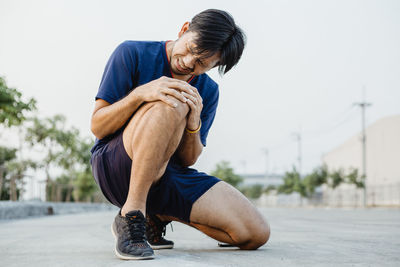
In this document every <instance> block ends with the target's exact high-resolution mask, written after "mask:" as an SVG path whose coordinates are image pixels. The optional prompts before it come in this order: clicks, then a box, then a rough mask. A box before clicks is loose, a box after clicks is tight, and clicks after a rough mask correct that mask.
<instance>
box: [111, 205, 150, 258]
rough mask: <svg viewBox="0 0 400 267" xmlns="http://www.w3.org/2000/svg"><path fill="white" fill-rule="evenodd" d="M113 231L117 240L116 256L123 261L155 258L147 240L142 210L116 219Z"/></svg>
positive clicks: (119, 214) (112, 226) (119, 215)
mask: <svg viewBox="0 0 400 267" xmlns="http://www.w3.org/2000/svg"><path fill="white" fill-rule="evenodd" d="M111 231H112V233H113V235H114V237H115V239H116V240H117V244H116V246H115V254H117V257H118V258H120V259H123V260H144V259H152V258H154V252H153V249H152V248H151V247H150V246H149V244H148V243H147V240H146V235H145V231H146V219H145V218H144V216H143V213H142V212H141V211H140V210H134V211H130V212H128V213H127V214H126V215H125V217H122V216H121V213H118V215H117V216H116V217H115V220H114V222H113V224H112V225H111Z"/></svg>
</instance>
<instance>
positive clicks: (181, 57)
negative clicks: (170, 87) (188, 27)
mask: <svg viewBox="0 0 400 267" xmlns="http://www.w3.org/2000/svg"><path fill="white" fill-rule="evenodd" d="M195 36H196V33H194V32H190V31H185V32H184V33H183V34H182V35H181V36H180V37H179V39H178V40H176V41H175V44H174V47H173V48H172V51H171V58H170V64H171V70H172V72H173V73H174V74H176V75H200V74H203V73H205V72H207V71H209V70H210V69H212V68H213V67H215V66H217V64H218V61H219V57H220V53H219V52H218V53H215V54H214V55H212V56H208V57H205V55H199V54H196V53H195V51H196V43H195V42H194V40H195V38H194V37H195Z"/></svg>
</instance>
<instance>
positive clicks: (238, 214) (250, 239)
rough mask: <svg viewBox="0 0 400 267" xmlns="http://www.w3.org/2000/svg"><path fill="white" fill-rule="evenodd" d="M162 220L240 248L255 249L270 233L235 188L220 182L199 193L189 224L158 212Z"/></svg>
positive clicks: (264, 241) (248, 202) (263, 242)
mask: <svg viewBox="0 0 400 267" xmlns="http://www.w3.org/2000/svg"><path fill="white" fill-rule="evenodd" d="M158 217H160V219H161V220H163V221H179V222H182V223H185V224H187V225H190V226H192V227H194V228H196V229H198V230H200V231H201V232H203V233H205V234H206V235H208V236H210V237H212V238H214V239H216V240H218V241H221V242H224V243H228V244H232V245H235V246H238V247H239V248H241V249H257V248H258V247H260V246H262V245H263V244H265V243H266V242H267V241H268V239H269V236H270V227H269V224H268V223H267V222H266V221H265V219H264V218H263V216H262V215H261V214H260V213H259V212H258V211H257V209H256V208H255V207H254V206H253V205H252V204H251V202H250V201H249V200H248V199H247V198H246V197H245V196H243V195H242V194H241V193H240V192H239V191H238V190H236V189H235V188H234V187H232V186H231V185H229V184H227V183H225V182H219V183H217V184H215V185H214V186H213V187H211V188H210V190H208V191H207V192H206V193H204V195H202V196H201V197H200V198H199V199H198V200H197V201H196V202H195V203H194V204H193V207H192V212H191V213H190V223H186V222H183V221H181V220H179V219H177V218H174V217H171V216H162V215H158Z"/></svg>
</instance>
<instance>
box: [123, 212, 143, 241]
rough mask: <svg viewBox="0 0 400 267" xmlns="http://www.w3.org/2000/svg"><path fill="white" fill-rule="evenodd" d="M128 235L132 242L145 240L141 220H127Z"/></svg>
mask: <svg viewBox="0 0 400 267" xmlns="http://www.w3.org/2000/svg"><path fill="white" fill-rule="evenodd" d="M127 227H128V231H129V235H130V237H131V240H132V241H133V242H143V241H145V240H146V235H145V232H146V225H145V222H144V219H142V218H127Z"/></svg>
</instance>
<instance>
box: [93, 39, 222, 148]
mask: <svg viewBox="0 0 400 267" xmlns="http://www.w3.org/2000/svg"><path fill="white" fill-rule="evenodd" d="M162 76H167V77H172V73H171V69H170V65H169V60H168V57H167V53H166V42H150V41H125V42H123V43H122V44H120V45H119V46H118V47H117V48H116V49H115V51H114V52H113V54H112V55H111V57H110V59H109V60H108V63H107V65H106V68H105V70H104V74H103V78H102V79H101V83H100V88H99V91H98V93H97V95H96V100H97V99H99V98H100V99H103V100H105V101H107V102H108V103H110V104H113V103H115V102H117V101H118V100H120V99H122V98H123V97H125V96H126V95H128V94H129V93H130V92H131V91H132V90H134V89H135V88H136V87H138V86H140V85H143V84H146V83H148V82H151V81H153V80H156V79H158V78H160V77H162ZM189 83H190V84H191V85H192V86H194V87H196V88H197V90H198V92H199V94H200V96H201V97H202V99H203V110H202V112H201V115H200V118H201V124H202V126H201V129H200V139H201V142H202V144H203V145H204V146H206V139H207V135H208V131H209V129H210V127H211V125H212V123H213V121H214V117H215V113H216V109H217V105H218V97H219V91H218V85H217V83H215V82H214V81H213V80H212V79H211V78H210V77H209V76H208V75H207V74H201V75H199V76H195V77H193V78H192V79H191V80H190V81H189ZM108 140H109V136H108V137H105V138H103V139H101V140H96V143H95V145H94V146H93V148H92V152H94V151H95V150H96V148H97V147H98V146H99V145H100V144H102V143H104V142H108Z"/></svg>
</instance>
